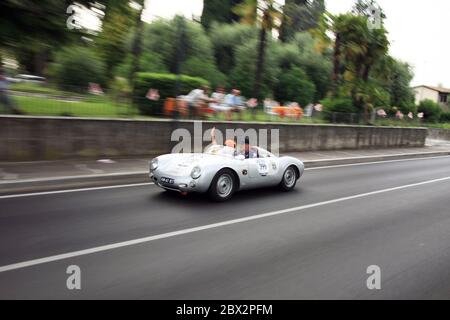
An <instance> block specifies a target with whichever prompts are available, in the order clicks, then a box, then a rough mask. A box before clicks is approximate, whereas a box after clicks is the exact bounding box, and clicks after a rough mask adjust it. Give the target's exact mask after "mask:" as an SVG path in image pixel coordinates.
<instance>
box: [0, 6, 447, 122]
mask: <svg viewBox="0 0 450 320" xmlns="http://www.w3.org/2000/svg"><path fill="white" fill-rule="evenodd" d="M68 3H70V1H69V2H68ZM66 4H67V3H66V2H64V1H63V2H58V4H56V3H55V2H54V1H52V0H45V1H41V2H40V7H39V8H38V9H39V10H45V11H46V12H48V21H45V22H41V21H36V20H35V19H34V18H33V17H34V16H35V15H36V12H34V10H38V9H37V8H34V7H30V8H27V9H24V8H22V7H18V5H17V4H15V2H14V1H10V0H7V1H6V2H4V3H2V4H0V11H2V12H6V11H5V10H1V9H2V6H4V5H7V6H8V8H10V9H11V8H12V9H14V10H12V11H11V10H9V12H14V13H15V14H17V16H16V17H15V16H14V15H11V16H8V17H6V16H5V17H3V16H2V19H5V20H7V21H9V27H7V28H4V29H2V31H1V32H0V40H1V43H2V45H1V47H0V57H3V58H7V59H9V60H15V61H16V62H17V64H18V69H15V70H13V69H11V68H10V67H8V66H6V70H7V71H8V72H9V75H10V76H13V75H14V74H17V73H28V74H35V75H39V76H45V77H46V78H47V81H46V83H45V84H44V85H41V84H34V83H14V84H12V85H11V86H10V90H11V92H12V93H13V95H14V101H15V102H16V104H17V106H18V107H19V110H20V111H21V112H22V113H24V114H30V115H70V116H99V117H103V116H108V117H159V116H161V115H162V113H163V112H162V109H163V106H164V102H165V99H166V98H170V97H175V96H176V95H184V94H187V93H188V92H189V91H190V90H192V89H194V88H196V87H198V86H200V85H205V84H207V85H209V86H210V87H211V88H215V87H217V86H221V87H224V88H225V89H226V90H227V91H229V90H231V89H233V88H237V89H240V90H241V91H242V95H243V96H244V97H247V98H256V99H258V102H259V106H258V111H257V112H255V113H253V114H251V113H250V112H247V113H245V114H244V115H243V118H242V119H243V120H244V121H258V120H259V121H296V120H294V119H290V118H281V119H280V118H278V119H274V117H273V116H270V115H267V114H264V111H263V105H262V102H263V101H264V99H266V98H270V99H273V100H276V101H278V102H279V103H280V105H285V104H287V103H289V102H297V103H298V104H299V105H300V106H302V107H303V109H305V107H306V106H307V105H310V104H313V105H318V104H320V105H321V106H323V110H322V112H320V114H317V115H316V116H315V117H313V118H305V117H303V118H302V120H301V122H304V123H327V122H332V123H360V124H371V125H389V126H424V125H429V126H434V127H448V124H447V123H449V122H450V115H449V113H448V112H445V111H444V110H445V109H444V110H443V108H442V107H441V106H440V105H437V104H436V103H434V102H432V101H423V102H422V103H421V104H420V105H416V104H415V101H414V100H415V99H414V93H413V91H412V90H411V89H410V83H411V80H412V79H413V76H414V74H413V70H412V68H411V66H410V65H409V64H408V63H407V62H404V61H400V60H398V59H396V58H394V57H392V56H391V55H389V46H390V44H389V41H388V38H387V33H388V30H386V28H385V25H384V23H383V22H384V19H385V15H384V13H383V11H382V8H380V7H379V6H378V4H377V3H376V2H375V1H374V0H355V4H354V7H353V10H352V12H349V13H345V14H340V15H332V14H330V13H329V12H327V10H326V6H325V1H324V0H311V1H302V0H286V1H285V5H283V6H280V5H279V4H278V2H277V1H274V0H259V1H256V0H233V1H223V0H207V1H206V0H205V1H204V9H203V13H202V16H201V17H200V19H197V20H198V21H197V20H190V19H186V18H183V17H180V16H176V17H174V18H172V19H157V20H154V21H152V22H151V23H146V22H143V21H142V19H141V18H140V17H141V16H142V12H143V10H144V1H143V0H137V1H135V5H133V6H130V5H129V4H128V2H127V1H97V2H96V3H95V4H92V3H91V2H90V1H83V0H81V1H77V5H79V6H83V8H84V10H85V11H84V12H86V10H87V11H89V12H91V14H92V15H93V16H94V17H96V19H98V20H99V21H100V22H101V24H102V28H101V29H98V30H90V29H86V28H85V27H84V26H82V25H79V26H77V28H73V29H72V30H69V28H67V26H66V25H65V23H66V20H67V16H65V15H64V14H63V13H64V12H65V11H66V10H65V9H66V8H65V6H66ZM373 7H378V8H379V9H380V12H381V14H380V16H381V21H380V25H379V26H378V27H377V28H370V27H369V23H368V22H369V20H370V19H372V17H371V14H372V13H371V8H373ZM146 9H147V10H150V11H151V4H150V6H149V7H148V8H146ZM99 10H100V11H103V14H99V13H98V12H99ZM19 18H20V19H19ZM27 18H29V19H27ZM30 26H31V27H32V28H31V29H30ZM18 34H19V35H20V34H22V35H25V34H26V35H27V37H26V39H27V40H20V39H21V37H20V36H18ZM23 38H24V39H25V37H23ZM30 39H31V40H30ZM93 84H94V85H95V86H96V88H101V92H100V93H99V92H96V93H94V94H93V93H92V85H93ZM150 88H155V89H158V90H159V95H160V97H159V100H158V101H154V100H151V99H148V97H147V92H148V90H149V89H150ZM26 94H28V95H26ZM381 111H382V112H381ZM374 114H375V115H376V117H375V118H374V117H373V115H374ZM354 115H355V116H354ZM208 118H213V119H220V118H223V116H221V115H214V116H210V115H209V116H208ZM348 119H350V120H348ZM355 119H356V120H355Z"/></svg>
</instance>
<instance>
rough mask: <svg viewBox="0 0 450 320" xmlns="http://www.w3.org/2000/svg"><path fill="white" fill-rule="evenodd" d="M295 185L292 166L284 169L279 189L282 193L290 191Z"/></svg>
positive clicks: (294, 174) (295, 176)
mask: <svg viewBox="0 0 450 320" xmlns="http://www.w3.org/2000/svg"><path fill="white" fill-rule="evenodd" d="M296 184H297V172H296V170H295V168H294V167H293V166H290V167H289V168H287V169H286V171H285V172H284V174H283V179H282V180H281V183H280V188H281V190H283V191H291V190H292V189H294V188H295V185H296Z"/></svg>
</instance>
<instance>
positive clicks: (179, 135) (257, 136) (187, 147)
mask: <svg viewBox="0 0 450 320" xmlns="http://www.w3.org/2000/svg"><path fill="white" fill-rule="evenodd" d="M211 131H212V128H209V129H207V130H205V131H204V130H203V123H202V122H201V121H195V122H194V129H193V132H192V131H190V130H188V129H186V128H178V129H176V130H174V131H173V132H172V135H171V141H172V142H178V143H177V144H176V145H175V146H174V147H173V148H172V153H201V152H202V151H203V146H204V142H212V137H211ZM269 137H270V145H269ZM246 139H248V141H249V144H250V145H252V146H258V147H260V148H262V149H266V150H268V151H270V152H271V153H272V154H274V155H275V156H279V154H280V130H279V129H270V130H269V129H254V128H248V129H243V128H236V129H226V130H225V132H222V131H221V130H220V129H216V130H215V140H216V142H217V144H219V145H223V144H224V142H225V141H226V140H233V141H236V147H237V148H239V147H240V146H243V145H244V143H245V140H246Z"/></svg>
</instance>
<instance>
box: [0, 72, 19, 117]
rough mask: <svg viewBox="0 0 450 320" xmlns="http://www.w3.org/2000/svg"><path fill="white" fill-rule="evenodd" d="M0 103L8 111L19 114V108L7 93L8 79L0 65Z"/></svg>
mask: <svg viewBox="0 0 450 320" xmlns="http://www.w3.org/2000/svg"><path fill="white" fill-rule="evenodd" d="M0 104H2V105H4V106H5V107H6V110H7V112H8V113H14V114H20V112H19V110H18V109H17V108H16V107H15V105H14V102H13V101H12V100H11V99H10V98H9V95H8V79H6V75H5V73H4V71H3V68H1V67H0Z"/></svg>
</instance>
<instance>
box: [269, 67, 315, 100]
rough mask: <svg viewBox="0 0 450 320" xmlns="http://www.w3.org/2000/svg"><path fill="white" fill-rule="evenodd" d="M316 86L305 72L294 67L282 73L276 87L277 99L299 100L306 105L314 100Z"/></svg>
mask: <svg viewBox="0 0 450 320" xmlns="http://www.w3.org/2000/svg"><path fill="white" fill-rule="evenodd" d="M315 91H316V88H315V86H314V83H312V82H311V81H310V80H309V79H308V77H307V76H306V74H305V72H304V71H303V70H302V69H300V68H298V67H294V68H292V69H290V70H289V71H287V72H284V73H282V74H281V75H280V77H279V81H278V83H277V86H276V89H275V99H277V100H279V101H281V102H298V103H299V104H300V105H301V106H306V105H308V104H309V103H312V102H314V100H313V99H314V94H315Z"/></svg>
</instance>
